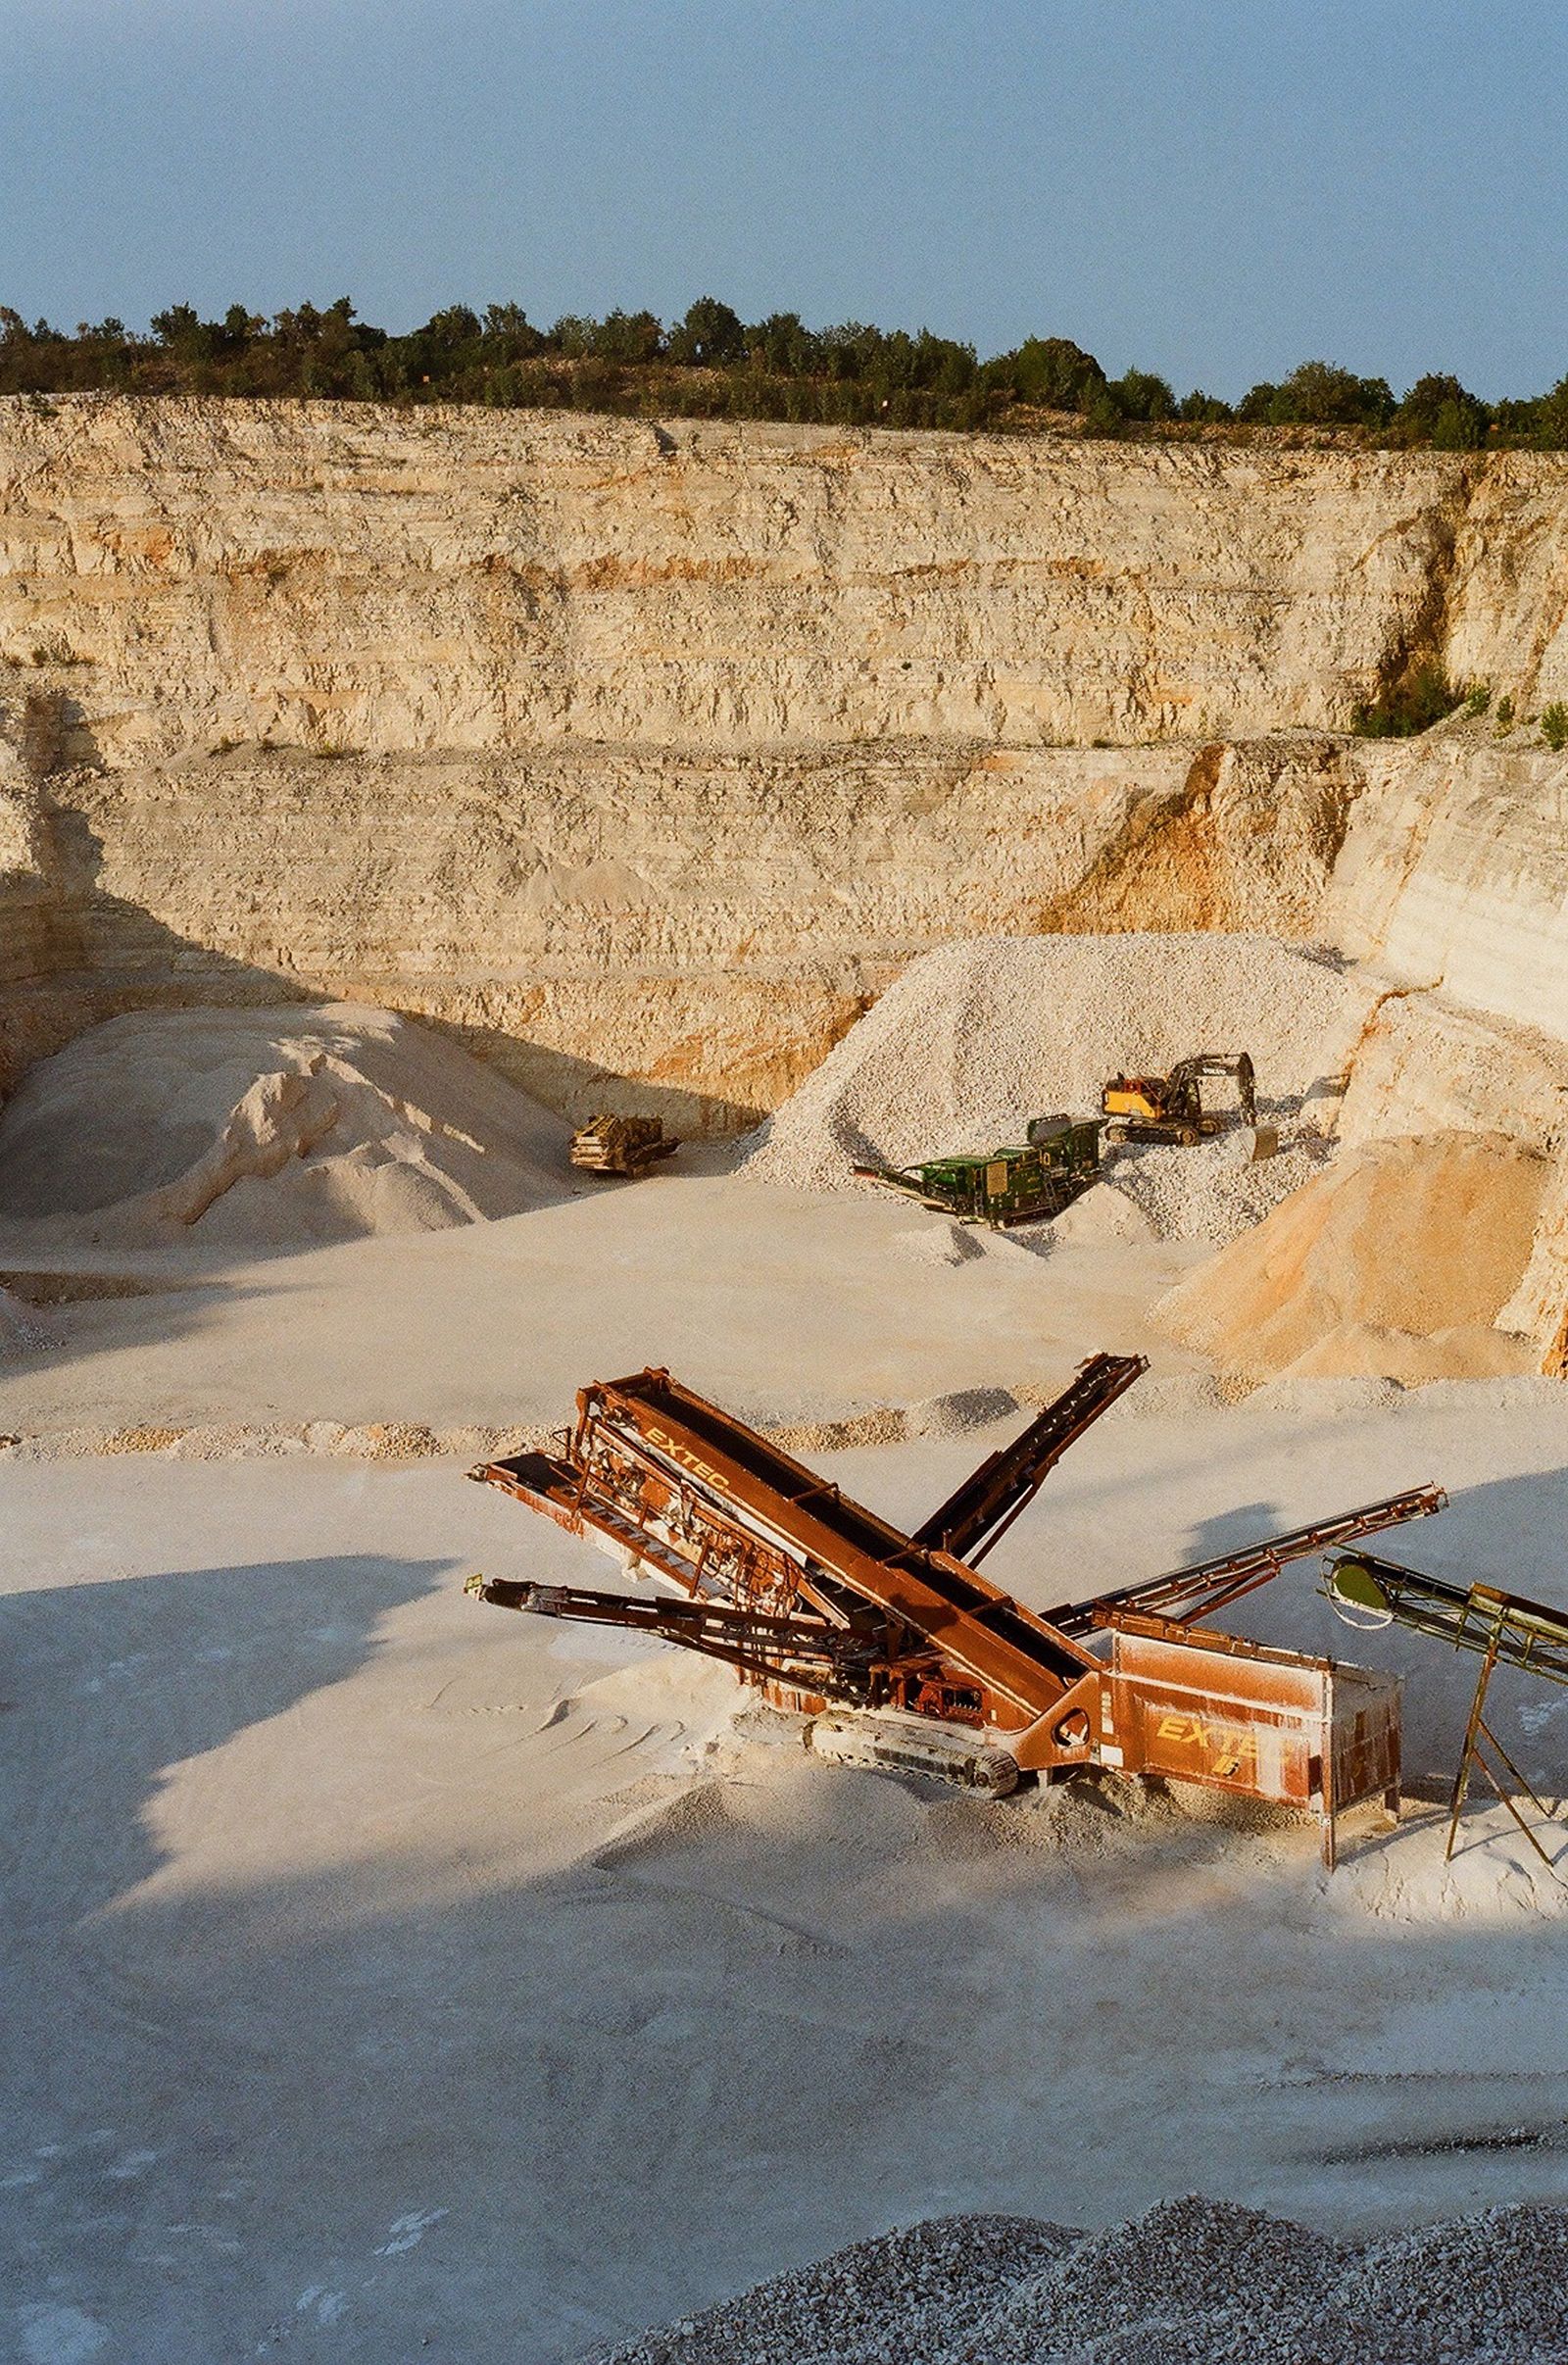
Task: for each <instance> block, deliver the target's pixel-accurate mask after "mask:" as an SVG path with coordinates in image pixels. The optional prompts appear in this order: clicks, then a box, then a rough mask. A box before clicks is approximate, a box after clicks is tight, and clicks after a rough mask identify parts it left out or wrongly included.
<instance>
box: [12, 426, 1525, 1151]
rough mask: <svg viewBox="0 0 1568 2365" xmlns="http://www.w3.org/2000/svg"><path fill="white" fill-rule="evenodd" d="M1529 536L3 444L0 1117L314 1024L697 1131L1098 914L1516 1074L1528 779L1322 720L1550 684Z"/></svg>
mask: <svg viewBox="0 0 1568 2365" xmlns="http://www.w3.org/2000/svg"><path fill="white" fill-rule="evenodd" d="M1565 517H1568V460H1562V459H1558V458H1557V457H1555V456H1552V455H1495V456H1485V457H1479V458H1477V457H1470V456H1462V455H1446V454H1432V453H1418V454H1389V453H1353V452H1347V451H1343V450H1322V451H1318V450H1284V449H1272V448H1255V449H1254V448H1248V447H1243V446H1239V445H1226V444H1221V443H1216V444H1188V445H1171V446H1160V445H1123V444H1114V443H1108V444H1096V443H1081V442H1056V441H1051V440H1041V441H1024V440H1007V439H996V438H993V439H985V438H961V437H956V436H942V435H925V436H913V435H891V434H845V433H837V432H835V433H833V434H826V433H823V432H822V431H819V430H815V429H804V428H789V427H781V426H747V427H730V426H723V427H715V426H693V425H690V424H686V423H679V424H674V425H669V426H663V425H654V424H643V423H640V422H636V421H625V420H596V419H582V418H577V417H567V418H557V417H551V416H545V415H540V414H517V413H503V412H494V413H492V412H483V411H457V410H442V409H431V410H419V411H413V412H398V411H394V410H388V409H380V408H374V407H361V406H334V405H310V404H255V403H219V402H212V403H207V402H201V401H193V400H170V401H166V402H147V401H136V402H133V401H128V400H121V399H118V398H97V397H92V398H86V397H83V398H73V399H69V400H63V401H56V402H51V403H47V404H40V405H34V404H30V403H28V402H25V401H11V402H7V403H4V404H0V1090H3V1089H5V1088H7V1086H8V1084H9V1082H11V1081H14V1079H15V1077H16V1076H17V1075H18V1074H20V1073H21V1072H22V1070H23V1069H24V1068H25V1066H26V1065H27V1063H28V1062H29V1061H30V1060H31V1059H34V1058H35V1057H37V1056H38V1055H39V1054H40V1053H41V1052H43V1051H45V1050H49V1049H52V1048H54V1047H56V1046H57V1045H58V1044H59V1043H61V1042H63V1041H65V1040H68V1039H69V1038H70V1036H71V1035H73V1033H75V1032H76V1031H78V1030H79V1029H80V1028H81V1027H82V1026H84V1025H86V1024H89V1023H91V1022H93V1021H94V1020H96V1019H99V1018H102V1017H105V1016H108V1015H111V1014H113V1013H114V1012H115V1011H118V1010H125V1009H129V1008H133V1007H137V1006H140V1005H147V1004H157V1003H160V1002H173V1003H179V1002H191V1001H202V1002H209V1003H211V1002H222V1001H228V1000H234V1001H244V1000H248V1001H254V1002H258V1003H261V1004H266V1005H272V1004H276V1003H277V1002H278V1001H279V1000H280V999H282V998H286V997H287V996H288V995H289V994H290V993H304V994H322V993H325V994H328V995H333V996H339V997H344V998H351V999H353V1000H356V1001H359V1002H366V1003H372V1004H376V1005H390V1006H392V1007H394V1008H396V1009H400V1010H407V1011H411V1012H415V1013H418V1014H422V1015H424V1016H426V1017H428V1018H431V1019H433V1020H436V1021H438V1022H441V1023H443V1024H446V1025H448V1026H451V1027H452V1028H454V1029H456V1030H458V1031H459V1032H460V1033H461V1036H462V1038H463V1040H464V1041H465V1042H466V1043H467V1044H468V1045H469V1047H470V1048H473V1049H476V1050H478V1051H480V1052H482V1053H483V1054H485V1055H486V1056H487V1057H490V1058H491V1059H494V1060H496V1061H497V1063H498V1064H500V1065H501V1066H502V1067H503V1068H505V1069H506V1070H507V1071H508V1072H509V1073H511V1074H512V1075H513V1076H514V1077H515V1079H516V1080H518V1081H519V1082H522V1083H524V1084H525V1085H527V1086H528V1088H529V1089H530V1090H532V1091H534V1092H536V1093H538V1094H539V1095H540V1096H541V1097H543V1098H545V1099H546V1100H548V1101H550V1102H551V1103H552V1104H553V1105H554V1106H555V1107H557V1108H559V1109H563V1110H564V1111H565V1112H567V1113H568V1114H570V1115H572V1116H573V1117H576V1116H579V1115H581V1114H584V1113H586V1112H587V1109H588V1106H589V1104H590V1103H593V1102H597V1101H602V1100H604V1099H605V1098H607V1097H609V1098H611V1099H613V1098H614V1097H615V1095H616V1092H617V1091H619V1092H620V1093H621V1094H622V1096H623V1098H624V1099H625V1100H626V1102H627V1104H628V1105H636V1106H641V1107H647V1108H652V1109H659V1110H660V1111H661V1112H662V1113H664V1114H667V1115H669V1116H671V1117H672V1118H674V1120H675V1121H676V1122H677V1123H678V1124H680V1125H681V1126H683V1127H686V1128H690V1127H693V1126H700V1127H705V1128H708V1129H711V1130H719V1131H722V1130H726V1129H729V1128H732V1127H734V1126H735V1125H737V1124H739V1123H742V1122H745V1121H747V1120H748V1119H749V1118H751V1117H752V1116H753V1115H755V1114H756V1112H757V1111H759V1110H760V1109H767V1108H770V1107H772V1106H773V1105H775V1104H776V1103H777V1101H778V1100H779V1099H780V1098H781V1097H783V1095H784V1094H786V1093H787V1092H788V1091H789V1090H791V1089H792V1088H793V1087H794V1086H795V1084H797V1083H798V1082H799V1081H800V1079H801V1077H802V1076H803V1075H804V1074H805V1073H806V1072H807V1071H808V1070H809V1068H810V1067H811V1066H813V1065H814V1064H815V1062H816V1061H817V1060H818V1059H820V1058H821V1057H822V1055H823V1053H824V1052H825V1050H826V1049H827V1048H828V1047H829V1046H830V1045H831V1044H832V1043H833V1041H835V1040H836V1039H837V1037H838V1036H839V1035H840V1034H841V1033H842V1032H843V1031H844V1029H845V1028H846V1027H847V1026H848V1025H849V1024H850V1023H851V1022H852V1021H853V1019H854V1018H855V1017H856V1016H857V1015H858V1012H859V1011H860V1010H863V1009H864V1008H865V1006H866V1004H867V1002H868V1001H869V1000H870V999H871V998H872V997H874V995H875V994H876V993H877V992H879V991H880V989H881V987H882V986H883V985H884V984H885V983H886V982H887V980H888V979H889V978H890V977H891V976H892V975H893V974H895V973H896V972H897V970H898V969H899V968H900V967H902V965H903V964H904V963H905V962H906V961H907V960H908V958H909V957H910V955H911V954H913V953H915V952H918V951H921V950H923V949H925V948H927V947H929V946H931V945H934V944H937V943H940V942H942V941H945V940H947V939H949V938H952V937H954V936H958V935H966V934H973V933H976V932H988V931H989V932H995V931H1011V932H1017V933H1023V934H1030V933H1034V932H1037V931H1041V930H1053V929H1071V930H1080V929H1118V928H1124V927H1138V928H1143V929H1160V928H1173V929H1192V928H1216V927H1217V928H1227V929H1239V930H1246V929H1264V930H1267V931H1269V932H1271V933H1274V934H1277V935H1280V936H1282V937H1284V938H1286V939H1288V940H1294V941H1311V940H1314V939H1322V940H1327V941H1330V942H1333V943H1335V944H1338V945H1340V946H1342V947H1343V948H1344V950H1345V951H1346V952H1347V953H1348V954H1349V955H1351V956H1352V957H1355V958H1362V959H1365V958H1373V959H1376V960H1378V961H1380V962H1382V963H1384V964H1385V965H1387V966H1388V967H1389V969H1390V972H1391V976H1392V977H1394V978H1395V979H1396V980H1397V981H1403V982H1405V983H1407V984H1409V985H1419V986H1420V987H1422V988H1423V989H1437V991H1438V992H1439V993H1440V994H1442V995H1446V997H1447V998H1448V1000H1449V1001H1450V1002H1451V1003H1453V1005H1454V1006H1455V1009H1456V1010H1458V1009H1459V1008H1461V1007H1462V1010H1464V1011H1465V1012H1466V1013H1470V1014H1469V1015H1465V1016H1464V1017H1463V1019H1462V1021H1456V1023H1461V1024H1462V1025H1463V1026H1464V1027H1470V1028H1472V1029H1474V1028H1475V1027H1479V1028H1480V1029H1481V1030H1482V1033H1483V1034H1484V1035H1485V1036H1486V1039H1487V1042H1488V1044H1490V1043H1491V1042H1492V1038H1493V1035H1494V1034H1495V1033H1496V1032H1497V1030H1498V1029H1499V1028H1501V1029H1502V1030H1504V1032H1508V1030H1512V1032H1511V1033H1509V1034H1508V1040H1509V1044H1510V1049H1509V1051H1508V1055H1507V1056H1508V1059H1510V1060H1513V1061H1514V1063H1515V1065H1517V1062H1518V1060H1519V1059H1523V1058H1524V1057H1525V1055H1524V1054H1523V1053H1522V1052H1520V1051H1519V1050H1518V1046H1517V1043H1516V1042H1515V1041H1514V1036H1515V1035H1516V1034H1517V1032H1518V1030H1520V1029H1528V1030H1534V1031H1535V1032H1536V1033H1538V1034H1544V1035H1545V1036H1546V1037H1548V1038H1550V1039H1552V1040H1553V1041H1554V1040H1556V1039H1557V1038H1568V932H1565V931H1564V930H1563V928H1562V926H1561V911H1562V904H1563V899H1564V895H1565V893H1568V862H1565V860H1564V858H1563V856H1562V853H1561V851H1560V850H1561V847H1562V845H1563V833H1562V831H1561V829H1560V827H1559V825H1558V821H1559V813H1560V808H1561V803H1562V799H1563V796H1564V784H1565V781H1568V769H1565V767H1564V765H1563V764H1562V763H1561V762H1560V761H1559V760H1558V759H1557V758H1555V757H1553V756H1551V755H1550V753H1549V751H1546V750H1545V749H1544V748H1543V747H1542V746H1541V744H1540V740H1539V734H1536V733H1531V732H1515V733H1514V734H1513V735H1512V736H1511V737H1510V738H1509V739H1508V740H1506V741H1500V740H1496V739H1495V737H1494V734H1493V729H1492V725H1491V723H1490V722H1489V721H1483V722H1481V723H1479V724H1476V725H1474V726H1462V727H1461V726H1453V727H1446V728H1445V729H1444V730H1441V731H1439V732H1438V733H1435V734H1430V735H1429V736H1428V738H1427V739H1425V740H1422V741H1419V742H1414V743H1410V744H1407V745H1387V744H1371V743H1366V742H1360V741H1354V740H1351V739H1349V738H1348V737H1347V735H1346V729H1347V725H1348V720H1349V718H1350V715H1351V714H1352V712H1353V710H1354V708H1355V706H1356V705H1357V703H1359V702H1360V701H1362V700H1364V699H1367V698H1369V697H1371V696H1372V695H1373V694H1374V693H1376V692H1377V691H1378V690H1379V688H1380V687H1387V686H1388V685H1390V684H1392V683H1395V682H1397V680H1399V679H1400V678H1402V677H1403V676H1404V675H1406V674H1407V673H1408V672H1409V670H1410V669H1411V668H1412V667H1414V666H1415V665H1419V664H1421V663H1423V662H1426V661H1428V660H1433V661H1436V662H1440V663H1442V664H1444V665H1446V667H1447V669H1448V671H1449V673H1450V675H1451V676H1452V677H1453V678H1455V679H1458V680H1463V681H1470V680H1476V679H1484V680H1486V681H1487V682H1488V683H1489V684H1490V685H1491V687H1492V689H1493V691H1494V693H1495V695H1497V696H1500V695H1502V694H1504V693H1506V694H1508V695H1511V696H1512V697H1513V698H1514V700H1515V701H1516V704H1517V706H1518V709H1519V711H1520V713H1521V714H1524V713H1527V712H1529V713H1534V712H1535V711H1537V710H1538V708H1539V706H1540V705H1541V704H1542V703H1544V701H1546V700H1549V699H1550V698H1552V697H1555V696H1558V695H1563V694H1568V628H1565V623H1564V618H1565V616H1568V534H1565ZM1428 1001H1430V992H1429V994H1428ZM1412 1023H1413V1021H1412ZM1422 1023H1423V1024H1428V1025H1430V1024H1431V1023H1433V1021H1431V1019H1430V1014H1428V1015H1427V1016H1426V1017H1424V1018H1423V1019H1422ZM1390 1024H1391V1025H1392V1024H1393V1019H1392V1017H1391V1020H1390ZM1408 1032H1409V1029H1408V1027H1407V1028H1406V1033H1407V1034H1408ZM1490 1057H1491V1054H1490V1052H1489V1054H1488V1058H1490ZM1401 1061H1402V1066H1401V1064H1400V1062H1401ZM1526 1063H1527V1064H1528V1061H1527V1062H1526ZM1374 1064H1375V1063H1374ZM1429 1064H1430V1063H1429V1062H1428V1061H1427V1060H1426V1059H1425V1056H1424V1055H1423V1054H1422V1052H1421V1050H1420V1046H1419V1044H1414V1045H1412V1043H1411V1042H1409V1041H1405V1042H1403V1044H1402V1048H1401V1046H1400V1045H1395V1046H1393V1048H1389V1049H1387V1052H1386V1056H1385V1057H1384V1068H1385V1069H1387V1070H1389V1072H1390V1073H1392V1072H1393V1071H1394V1070H1395V1069H1397V1070H1398V1072H1399V1073H1400V1074H1401V1075H1403V1076H1404V1078H1405V1084H1404V1085H1400V1086H1399V1087H1398V1091H1404V1090H1405V1089H1406V1088H1407V1087H1408V1089H1410V1090H1414V1089H1416V1085H1417V1084H1418V1083H1419V1086H1420V1090H1421V1091H1423V1092H1426V1093H1427V1095H1428V1097H1429V1098H1433V1097H1436V1099H1438V1100H1439V1101H1442V1100H1443V1099H1444V1095H1445V1094H1447V1097H1448V1098H1449V1099H1451V1098H1452V1093H1451V1091H1450V1090H1449V1087H1448V1085H1447V1084H1444V1085H1442V1087H1441V1089H1440V1087H1439V1085H1438V1084H1436V1083H1433V1082H1432V1080H1431V1078H1430V1076H1428V1075H1427V1073H1426V1071H1427V1068H1428V1066H1429ZM1476 1064H1477V1063H1476V1062H1472V1065H1476ZM1479 1066H1480V1067H1485V1066H1486V1060H1484V1059H1483V1060H1480V1061H1479ZM1547 1070H1549V1071H1550V1073H1549V1075H1547V1080H1546V1081H1545V1082H1542V1081H1541V1079H1540V1078H1537V1080H1536V1083H1530V1082H1529V1081H1528V1079H1527V1080H1526V1082H1525V1083H1524V1084H1521V1085H1520V1086H1519V1089H1521V1090H1523V1091H1525V1092H1526V1097H1527V1099H1528V1098H1529V1096H1530V1095H1531V1094H1532V1093H1534V1094H1536V1098H1537V1099H1538V1100H1539V1099H1540V1097H1541V1095H1542V1094H1544V1095H1546V1097H1547V1098H1548V1099H1549V1098H1550V1097H1551V1095H1552V1094H1554V1091H1555V1071H1554V1066H1553V1062H1552V1059H1551V1058H1550V1057H1547V1059H1546V1070H1544V1071H1543V1073H1544V1074H1545V1073H1546V1071H1547ZM1445 1072H1446V1071H1445ZM1478 1072H1479V1070H1478ZM1488 1072H1489V1073H1490V1072H1491V1071H1490V1069H1489V1070H1488ZM1509 1072H1510V1075H1512V1074H1513V1069H1512V1068H1510V1071H1509ZM1423 1079H1424V1080H1423ZM1538 1084H1539V1085H1540V1091H1539V1092H1538V1091H1537V1085H1538ZM1370 1089H1371V1087H1370V1086H1369V1087H1368V1090H1370ZM1488 1089H1489V1090H1490V1089H1491V1087H1490V1086H1489V1087H1488ZM1508 1089H1509V1091H1510V1092H1511V1091H1512V1090H1513V1089H1514V1086H1513V1084H1510V1085H1509V1087H1508ZM1398 1091H1395V1090H1394V1088H1393V1087H1390V1090H1389V1091H1385V1092H1384V1103H1385V1104H1390V1105H1392V1104H1391V1103H1390V1093H1391V1092H1392V1093H1393V1098H1394V1099H1395V1100H1397V1098H1398ZM1471 1097H1472V1099H1473V1098H1475V1097H1476V1096H1475V1095H1474V1094H1472V1096H1471ZM1480 1097H1481V1098H1482V1099H1483V1100H1485V1098H1486V1094H1485V1093H1484V1092H1483V1093H1482V1094H1481V1096H1480ZM1364 1100H1365V1095H1364V1094H1363V1101H1364ZM1535 1105H1536V1103H1535V1101H1531V1106H1532V1107H1535ZM1553 1106H1555V1104H1554V1103H1553ZM1348 1113H1353V1110H1351V1109H1349V1107H1348ZM1386 1114H1387V1108H1385V1115H1386ZM1380 1121H1381V1120H1380ZM1434 1121H1435V1122H1438V1123H1441V1124H1445V1125H1452V1124H1454V1123H1459V1122H1462V1123H1473V1122H1485V1123H1486V1124H1488V1125H1491V1124H1495V1123H1496V1122H1497V1116H1496V1112H1495V1109H1482V1111H1481V1113H1480V1115H1479V1116H1478V1114H1477V1111H1476V1110H1475V1109H1471V1108H1469V1107H1466V1108H1464V1109H1460V1110H1458V1111H1457V1112H1456V1111H1455V1110H1454V1109H1452V1108H1448V1107H1444V1108H1443V1109H1441V1110H1440V1111H1439V1112H1438V1114H1437V1116H1436V1117H1435V1118H1434ZM1543 1122H1544V1119H1543Z"/></svg>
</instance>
